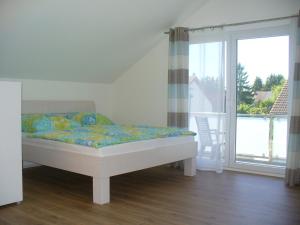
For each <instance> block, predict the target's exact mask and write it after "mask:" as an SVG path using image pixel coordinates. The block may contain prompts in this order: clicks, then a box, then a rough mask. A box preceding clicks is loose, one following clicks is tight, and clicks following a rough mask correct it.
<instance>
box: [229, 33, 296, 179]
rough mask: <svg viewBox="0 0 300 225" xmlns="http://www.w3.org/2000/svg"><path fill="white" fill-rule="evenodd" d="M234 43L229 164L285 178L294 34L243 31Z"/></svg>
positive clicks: (237, 35)
mask: <svg viewBox="0 0 300 225" xmlns="http://www.w3.org/2000/svg"><path fill="white" fill-rule="evenodd" d="M231 44H232V46H231V47H232V48H231V51H232V52H231V54H232V57H231V59H232V63H231V68H232V70H231V74H232V77H231V88H232V89H231V102H232V106H231V111H230V114H231V117H230V122H231V128H230V150H229V155H230V163H229V166H230V167H232V168H238V169H241V170H246V171H255V172H260V173H266V174H274V175H275V174H277V175H281V174H283V172H284V168H285V164H286V151H287V114H288V111H287V110H288V77H289V54H290V53H289V32H288V30H285V29H270V30H256V31H251V32H249V31H248V32H241V33H240V34H235V35H233V36H232V40H231Z"/></svg>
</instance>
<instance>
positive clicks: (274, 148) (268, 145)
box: [190, 112, 287, 166]
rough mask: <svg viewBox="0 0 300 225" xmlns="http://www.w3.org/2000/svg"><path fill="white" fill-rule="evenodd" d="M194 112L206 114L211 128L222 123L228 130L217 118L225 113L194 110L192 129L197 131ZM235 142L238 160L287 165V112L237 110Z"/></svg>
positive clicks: (222, 124)
mask: <svg viewBox="0 0 300 225" xmlns="http://www.w3.org/2000/svg"><path fill="white" fill-rule="evenodd" d="M195 116H206V117H207V118H208V120H209V126H210V128H211V129H216V128H218V126H219V128H220V129H221V130H223V131H227V130H228V129H226V128H225V126H224V123H218V122H217V121H218V120H217V119H216V118H218V117H219V118H222V119H223V120H222V121H224V119H225V114H224V113H221V114H220V113H209V112H208V113H197V112H193V113H190V129H191V130H193V131H195V132H197V125H196V122H195ZM222 127H224V128H222ZM231 138H232V137H231ZM223 140H225V138H224V139H223ZM235 143H236V154H235V159H236V161H237V162H246V163H258V164H265V165H271V166H285V164H286V149H287V116H286V115H283V116H281V115H276V116H275V115H250V114H238V115H237V123H236V142H235Z"/></svg>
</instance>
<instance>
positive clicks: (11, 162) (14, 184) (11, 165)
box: [0, 81, 23, 206]
mask: <svg viewBox="0 0 300 225" xmlns="http://www.w3.org/2000/svg"><path fill="white" fill-rule="evenodd" d="M21 136H22V133H21V83H19V82H7V81H0V206H1V205H5V204H9V203H14V202H20V201H22V200H23V191H22V147H21V145H22V143H21V142H22V139H21Z"/></svg>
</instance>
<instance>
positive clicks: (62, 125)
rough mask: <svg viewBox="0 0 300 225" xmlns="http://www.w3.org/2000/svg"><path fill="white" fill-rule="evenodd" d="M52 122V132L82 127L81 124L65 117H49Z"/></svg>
mask: <svg viewBox="0 0 300 225" xmlns="http://www.w3.org/2000/svg"><path fill="white" fill-rule="evenodd" d="M47 118H48V119H49V120H50V122H51V127H52V130H73V129H74V128H78V127H81V125H80V123H78V122H77V121H74V120H69V119H67V118H65V117H64V116H48V117H47Z"/></svg>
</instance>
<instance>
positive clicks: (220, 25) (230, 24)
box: [164, 10, 300, 34]
mask: <svg viewBox="0 0 300 225" xmlns="http://www.w3.org/2000/svg"><path fill="white" fill-rule="evenodd" d="M299 14H300V10H299ZM299 14H298V15H297V14H295V15H291V16H283V17H275V18H269V19H262V20H252V21H246V22H239V23H227V24H226V23H224V24H219V25H211V26H204V27H197V28H187V29H186V30H187V31H191V32H193V31H199V30H205V29H212V30H213V29H217V28H223V27H232V26H240V25H247V24H253V23H262V22H269V21H275V20H284V19H290V18H294V17H299ZM164 33H165V34H169V33H170V32H169V31H166V32H164Z"/></svg>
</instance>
